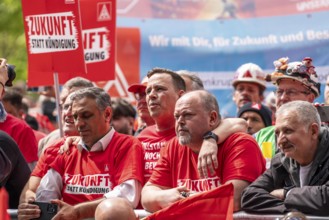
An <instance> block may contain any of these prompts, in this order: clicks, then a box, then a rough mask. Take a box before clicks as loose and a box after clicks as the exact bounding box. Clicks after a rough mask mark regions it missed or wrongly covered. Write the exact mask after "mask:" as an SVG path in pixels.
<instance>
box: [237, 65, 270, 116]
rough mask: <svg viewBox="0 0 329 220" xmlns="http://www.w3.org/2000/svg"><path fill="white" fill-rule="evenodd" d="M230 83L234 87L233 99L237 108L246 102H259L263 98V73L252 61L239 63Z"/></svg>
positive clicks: (264, 83)
mask: <svg viewBox="0 0 329 220" xmlns="http://www.w3.org/2000/svg"><path fill="white" fill-rule="evenodd" d="M232 85H233V87H234V94H233V101H234V102H235V104H236V106H237V108H238V110H239V109H240V108H241V107H242V106H243V105H244V104H246V103H247V102H255V103H261V102H262V101H263V99H264V95H263V93H264V91H265V89H266V81H265V74H264V72H263V70H262V69H261V68H260V67H259V66H258V65H256V64H254V63H246V64H243V65H241V66H240V67H239V68H238V69H237V71H236V74H235V76H234V79H233V82H232Z"/></svg>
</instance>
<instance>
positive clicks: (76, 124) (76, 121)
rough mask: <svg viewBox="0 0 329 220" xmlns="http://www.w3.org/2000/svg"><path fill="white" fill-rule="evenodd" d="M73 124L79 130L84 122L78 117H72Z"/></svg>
mask: <svg viewBox="0 0 329 220" xmlns="http://www.w3.org/2000/svg"><path fill="white" fill-rule="evenodd" d="M74 125H75V127H77V128H78V130H80V128H82V127H84V126H85V122H84V120H83V119H81V118H80V117H74Z"/></svg>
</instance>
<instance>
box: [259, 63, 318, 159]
mask: <svg viewBox="0 0 329 220" xmlns="http://www.w3.org/2000/svg"><path fill="white" fill-rule="evenodd" d="M288 61H289V59H288V58H287V57H286V58H280V59H279V60H276V61H274V66H275V71H274V72H273V73H272V74H270V75H269V76H268V77H266V78H267V80H270V81H272V83H273V84H275V85H276V86H277V89H276V91H275V94H276V107H277V109H279V108H280V106H281V105H283V104H285V103H288V102H291V101H296V100H300V101H308V102H310V103H312V102H314V100H315V98H317V97H318V96H319V95H320V83H319V82H318V76H317V75H316V72H315V70H314V66H313V65H312V59H311V58H309V57H306V58H304V59H303V61H302V62H290V63H288ZM256 141H257V142H258V144H259V146H260V147H261V148H262V150H263V153H264V149H263V147H264V146H263V145H264V143H267V144H270V145H271V149H272V151H271V155H272V156H271V157H273V155H274V154H275V152H276V150H277V147H276V137H275V132H274V126H271V127H267V128H263V129H261V130H260V131H259V132H258V133H257V134H256ZM267 144H266V145H267Z"/></svg>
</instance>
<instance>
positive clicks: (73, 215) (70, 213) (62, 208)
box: [51, 199, 80, 220]
mask: <svg viewBox="0 0 329 220" xmlns="http://www.w3.org/2000/svg"><path fill="white" fill-rule="evenodd" d="M51 203H55V204H57V205H58V208H59V211H58V212H57V214H56V215H55V216H54V217H53V218H52V220H71V219H76V220H78V219H80V216H79V213H78V212H77V211H76V210H75V209H74V206H71V205H69V204H67V203H65V202H63V201H62V200H59V199H54V200H52V201H51Z"/></svg>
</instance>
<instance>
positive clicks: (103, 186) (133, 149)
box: [50, 132, 144, 205]
mask: <svg viewBox="0 0 329 220" xmlns="http://www.w3.org/2000/svg"><path fill="white" fill-rule="evenodd" d="M70 149H71V152H70V154H68V155H67V154H63V155H58V156H57V157H56V159H55V161H54V162H53V163H51V164H50V167H52V168H53V169H54V170H56V171H57V172H58V173H59V174H60V175H61V176H62V179H63V189H62V197H63V201H65V202H67V203H69V204H71V205H74V204H78V203H81V202H85V201H91V200H94V199H98V198H101V197H102V196H103V195H104V194H105V193H107V192H109V191H111V190H112V189H113V188H114V187H115V186H117V185H119V184H121V183H123V182H124V181H126V180H129V179H135V180H137V181H139V182H140V183H141V184H143V181H144V180H143V157H142V155H143V150H142V147H141V144H140V142H139V141H138V140H137V139H136V138H134V137H132V136H128V135H123V134H120V133H117V132H115V133H114V135H113V137H112V140H111V141H110V143H109V145H108V146H107V148H106V149H105V151H97V152H88V151H86V150H82V151H79V150H78V148H76V147H72V148H70Z"/></svg>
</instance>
